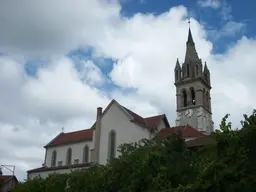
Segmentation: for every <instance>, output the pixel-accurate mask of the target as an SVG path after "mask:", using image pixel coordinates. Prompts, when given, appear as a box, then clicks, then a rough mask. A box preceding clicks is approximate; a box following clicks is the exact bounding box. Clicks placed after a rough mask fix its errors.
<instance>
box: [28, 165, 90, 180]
mask: <svg viewBox="0 0 256 192" xmlns="http://www.w3.org/2000/svg"><path fill="white" fill-rule="evenodd" d="M86 168H87V167H79V168H70V169H59V170H54V171H44V172H36V173H29V174H28V178H29V179H35V178H36V177H39V176H40V177H41V178H42V179H45V178H46V177H47V176H48V175H49V174H51V173H59V174H63V173H70V172H72V171H75V170H81V169H86Z"/></svg>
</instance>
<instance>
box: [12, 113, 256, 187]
mask: <svg viewBox="0 0 256 192" xmlns="http://www.w3.org/2000/svg"><path fill="white" fill-rule="evenodd" d="M228 116H229V115H226V116H225V117H224V118H223V119H222V122H221V124H220V130H216V131H215V132H214V133H212V134H211V136H210V137H212V138H213V140H214V141H215V142H213V143H212V144H208V145H205V146H203V147H200V148H196V149H194V148H193V149H191V148H189V147H188V146H187V145H186V143H185V142H184V140H183V138H182V137H181V136H180V135H170V136H168V137H166V138H161V137H156V138H155V139H153V140H147V139H143V140H141V141H139V142H137V143H132V144H123V145H121V146H120V147H119V151H120V153H121V155H120V156H119V157H118V158H116V159H113V160H111V161H110V162H109V163H108V164H107V165H104V166H97V165H95V166H92V167H90V168H88V169H86V170H81V171H75V172H72V173H70V174H52V175H50V176H49V177H48V178H46V179H34V180H27V181H25V182H23V183H19V184H18V185H16V187H15V189H14V192H23V191H24V192H25V191H26V192H43V191H44V192H45V191H47V192H48V191H49V192H51V191H53V192H62V191H67V192H95V191H102V192H108V191H109V192H145V191H147V192H155V191H159V192H168V191H174V192H175V191H198V192H200V191H207V192H218V191H220V192H224V191H228V192H236V191H237V192H241V191H243V192H247V191H248V192H251V191H255V189H256V164H255V160H256V139H255V138H256V111H255V110H254V111H253V113H252V115H250V116H247V115H244V120H242V121H241V128H240V129H232V126H231V125H232V124H231V123H230V122H227V119H228Z"/></svg>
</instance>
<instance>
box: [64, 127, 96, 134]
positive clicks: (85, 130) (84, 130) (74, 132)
mask: <svg viewBox="0 0 256 192" xmlns="http://www.w3.org/2000/svg"><path fill="white" fill-rule="evenodd" d="M89 130H92V129H91V128H88V129H81V130H77V131H70V132H66V133H64V134H69V133H76V132H81V131H89Z"/></svg>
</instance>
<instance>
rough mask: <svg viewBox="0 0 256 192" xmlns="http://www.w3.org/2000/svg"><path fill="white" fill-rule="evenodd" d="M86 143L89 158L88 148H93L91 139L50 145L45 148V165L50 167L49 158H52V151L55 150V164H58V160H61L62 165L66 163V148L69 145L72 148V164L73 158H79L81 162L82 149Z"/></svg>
mask: <svg viewBox="0 0 256 192" xmlns="http://www.w3.org/2000/svg"><path fill="white" fill-rule="evenodd" d="M85 145H88V147H89V159H90V155H91V154H90V150H91V149H92V148H93V145H92V141H84V142H79V143H74V144H68V145H62V146H56V147H50V148H48V149H47V150H46V162H45V165H46V166H47V167H51V160H52V152H53V151H54V150H56V152H57V161H56V166H58V162H59V161H62V166H64V165H66V157H67V150H68V148H69V147H70V148H71V149H72V161H71V162H72V164H74V160H75V159H79V163H83V149H84V146H85Z"/></svg>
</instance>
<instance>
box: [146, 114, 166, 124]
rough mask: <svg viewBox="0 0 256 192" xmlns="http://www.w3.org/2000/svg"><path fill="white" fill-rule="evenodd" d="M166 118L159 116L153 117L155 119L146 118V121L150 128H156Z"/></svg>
mask: <svg viewBox="0 0 256 192" xmlns="http://www.w3.org/2000/svg"><path fill="white" fill-rule="evenodd" d="M164 117H165V115H164V114H163V115H157V116H153V117H146V118H144V119H145V121H146V122H147V124H148V125H149V126H150V127H154V126H156V125H157V124H158V123H159V122H160V121H161V120H162V119H163V118H164Z"/></svg>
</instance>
